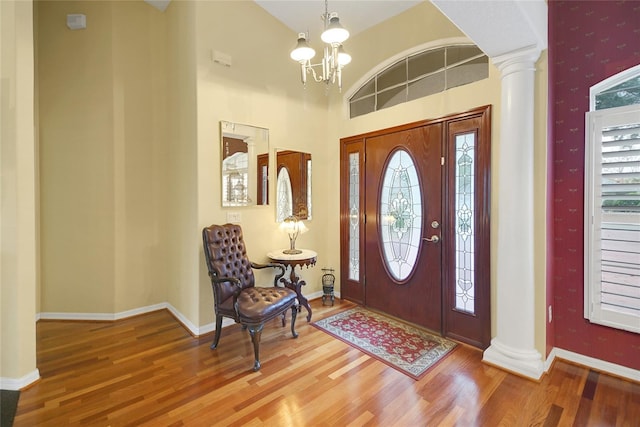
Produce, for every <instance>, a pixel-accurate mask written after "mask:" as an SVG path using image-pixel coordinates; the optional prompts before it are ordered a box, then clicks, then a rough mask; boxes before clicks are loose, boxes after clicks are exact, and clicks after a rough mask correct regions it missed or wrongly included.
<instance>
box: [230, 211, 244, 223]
mask: <svg viewBox="0 0 640 427" xmlns="http://www.w3.org/2000/svg"><path fill="white" fill-rule="evenodd" d="M227 222H231V223H234V224H239V223H240V222H242V214H241V213H240V212H227Z"/></svg>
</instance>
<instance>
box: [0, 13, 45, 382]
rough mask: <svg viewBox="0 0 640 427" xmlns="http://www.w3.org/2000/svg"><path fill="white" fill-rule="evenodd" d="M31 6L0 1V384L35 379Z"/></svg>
mask: <svg viewBox="0 0 640 427" xmlns="http://www.w3.org/2000/svg"><path fill="white" fill-rule="evenodd" d="M33 75H34V62H33V7H32V4H31V2H30V1H19V2H6V1H2V2H0V171H1V174H0V196H1V197H0V244H1V248H2V252H1V255H0V388H3V389H7V388H9V389H11V388H16V387H13V385H14V382H17V384H18V386H20V383H21V382H22V379H25V378H26V379H27V380H26V382H30V381H33V380H34V379H37V377H38V374H37V370H36V336H35V318H36V312H35V310H36V283H37V240H38V237H37V235H36V211H37V207H36V206H37V204H36V194H37V193H36V192H37V187H36V173H37V172H36V160H35V159H36V146H35V135H34V126H33V123H34V92H33V84H34V77H33Z"/></svg>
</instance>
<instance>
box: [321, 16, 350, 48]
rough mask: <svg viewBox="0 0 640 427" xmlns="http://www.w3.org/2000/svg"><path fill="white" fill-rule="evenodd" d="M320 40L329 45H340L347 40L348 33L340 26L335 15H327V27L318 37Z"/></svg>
mask: <svg viewBox="0 0 640 427" xmlns="http://www.w3.org/2000/svg"><path fill="white" fill-rule="evenodd" d="M320 38H321V39H322V41H323V42H325V43H329V44H334V43H342V42H343V41H345V40H346V39H348V38H349V31H347V30H346V29H345V28H344V27H343V26H342V25H340V19H339V18H338V14H337V13H335V12H331V15H329V25H328V26H327V29H326V30H324V32H323V33H322V35H320Z"/></svg>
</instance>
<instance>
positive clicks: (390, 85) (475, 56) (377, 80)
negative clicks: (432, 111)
mask: <svg viewBox="0 0 640 427" xmlns="http://www.w3.org/2000/svg"><path fill="white" fill-rule="evenodd" d="M487 77H489V58H488V57H487V56H486V55H485V54H484V53H483V52H482V51H481V50H480V49H479V48H478V47H477V46H474V45H455V46H446V47H438V48H432V49H427V50H423V51H422V52H418V53H413V54H411V55H407V56H405V57H404V58H402V59H400V60H398V61H396V62H395V63H393V64H392V65H390V66H389V67H387V68H385V69H384V70H382V71H381V72H379V73H377V74H376V75H375V76H373V77H372V78H371V79H369V80H368V81H367V82H366V83H364V84H363V85H362V86H361V87H360V88H359V89H358V90H357V91H356V92H355V94H354V95H353V96H352V97H351V98H349V112H350V113H349V114H350V117H351V118H354V117H358V116H362V115H364V114H367V113H371V112H373V111H378V110H381V109H383V108H387V107H391V106H394V105H397V104H402V103H403V102H408V101H412V100H414V99H418V98H422V97H425V96H429V95H432V94H434V93H438V92H444V91H445V90H448V89H451V88H453V87H457V86H462V85H465V84H468V83H473V82H475V81H478V80H482V79H486V78H487Z"/></svg>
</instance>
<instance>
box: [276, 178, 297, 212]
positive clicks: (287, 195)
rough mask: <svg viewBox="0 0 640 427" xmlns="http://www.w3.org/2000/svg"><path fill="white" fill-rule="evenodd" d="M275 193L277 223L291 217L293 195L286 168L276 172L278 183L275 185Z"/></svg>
mask: <svg viewBox="0 0 640 427" xmlns="http://www.w3.org/2000/svg"><path fill="white" fill-rule="evenodd" d="M276 190H277V191H276V193H277V197H278V202H277V203H276V206H277V208H278V218H277V219H276V220H277V221H278V222H282V221H284V219H285V218H287V217H289V216H291V214H292V212H293V194H292V192H291V179H290V178H289V172H288V171H287V168H281V169H280V172H278V181H277V184H276Z"/></svg>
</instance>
